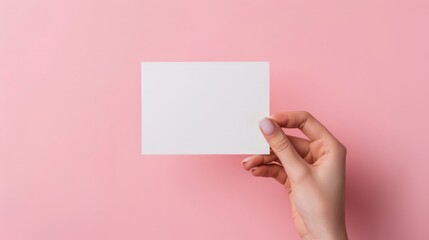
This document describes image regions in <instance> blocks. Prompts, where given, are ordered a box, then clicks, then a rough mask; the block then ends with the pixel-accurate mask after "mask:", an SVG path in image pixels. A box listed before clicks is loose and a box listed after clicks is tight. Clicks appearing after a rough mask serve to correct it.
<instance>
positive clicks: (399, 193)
mask: <svg viewBox="0 0 429 240" xmlns="http://www.w3.org/2000/svg"><path fill="white" fill-rule="evenodd" d="M428 22H429V2H428V1H424V0H422V1H417V0H413V1H373V0H365V1H343V0H338V1H314V2H309V1H274V0H264V1H244V0H241V1H238V0H233V1H232V0H211V1H199V0H188V1H174V0H171V1H169V2H164V1H159V0H151V1H147V0H146V1H119V0H117V1H97V2H95V1H83V0H80V1H71V0H67V1H48V0H41V1H30V0H27V1H13V0H3V1H1V2H0V114H1V115H0V239H5V240H18V239H37V240H38V239H43V240H50V239H63V240H67V239H297V238H298V237H297V235H296V233H295V230H294V228H293V225H292V222H291V219H290V212H289V203H288V200H287V196H286V192H285V191H284V190H283V189H282V187H281V186H280V185H278V184H277V183H276V182H275V181H274V180H271V179H270V180H267V179H259V178H254V177H252V176H251V175H250V174H249V173H247V172H245V171H243V170H242V168H241V165H240V161H241V159H242V158H243V157H244V156H162V157H161V156H148V157H143V156H141V155H140V71H139V69H140V68H139V66H140V61H199V60H205V61H211V60H219V61H234V60H239V61H246V60H267V61H270V63H271V103H272V104H271V112H278V111H286V110H308V111H310V112H312V113H313V114H314V115H315V116H316V117H318V118H319V119H320V120H321V121H322V122H324V123H325V125H326V126H327V127H329V128H330V129H331V131H332V132H333V133H334V134H336V135H337V136H338V138H339V139H341V140H342V141H343V142H344V143H345V145H346V146H348V150H349V151H348V152H349V154H348V166H347V181H348V182H347V187H348V188H347V223H348V230H349V235H350V238H351V239H426V238H427V236H428V235H429V229H428V228H427V219H428V217H429V206H428V202H429V187H428V186H427V185H428V182H429V174H428V170H427V169H428V168H429V161H428V157H427V146H426V145H427V144H428V140H427V139H428V138H427V137H428V133H429V127H428V120H429V119H428V117H429V106H428V105H429V97H428V93H427V91H428V88H429V85H428V79H429V67H428V66H429V46H428V42H429V27H428ZM173 122H174V121H173Z"/></svg>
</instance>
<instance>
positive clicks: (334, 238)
mask: <svg viewBox="0 0 429 240" xmlns="http://www.w3.org/2000/svg"><path fill="white" fill-rule="evenodd" d="M301 239H302V240H348V236H347V231H346V228H345V227H344V228H337V229H335V230H332V231H324V232H321V233H319V234H311V233H308V234H306V235H304V236H302V237H301Z"/></svg>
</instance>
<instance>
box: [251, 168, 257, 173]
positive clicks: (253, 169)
mask: <svg viewBox="0 0 429 240" xmlns="http://www.w3.org/2000/svg"><path fill="white" fill-rule="evenodd" d="M256 169H258V167H254V168H252V169H250V172H251V173H252V174H253V172H255V170H256Z"/></svg>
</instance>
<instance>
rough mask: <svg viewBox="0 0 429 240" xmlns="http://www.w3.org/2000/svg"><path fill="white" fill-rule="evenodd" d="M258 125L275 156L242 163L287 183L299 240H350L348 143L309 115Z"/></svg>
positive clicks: (293, 114) (288, 116) (267, 120)
mask: <svg viewBox="0 0 429 240" xmlns="http://www.w3.org/2000/svg"><path fill="white" fill-rule="evenodd" d="M259 127H260V129H261V131H262V133H263V135H264V137H265V139H266V140H267V142H268V143H269V145H270V147H271V153H270V154H269V155H254V156H251V157H248V158H246V159H244V160H243V161H242V165H243V168H244V169H245V170H247V171H250V172H251V173H252V175H254V176H258V177H272V178H274V179H275V180H277V181H278V182H279V183H280V184H282V185H284V187H285V188H286V191H287V193H288V195H289V199H290V203H291V208H292V211H291V212H292V218H293V221H294V224H295V228H296V230H297V231H298V233H299V235H300V236H301V239H341V240H342V239H348V238H347V232H346V224H345V210H344V192H345V159H346V152H347V151H346V148H345V147H344V145H343V144H341V143H340V142H339V141H338V140H337V139H336V138H335V137H334V136H333V135H332V134H331V133H330V132H329V131H328V130H327V129H326V128H325V127H324V126H323V125H322V124H321V123H320V122H319V121H318V120H317V119H316V118H314V117H313V116H312V115H311V114H309V113H308V112H283V113H276V114H273V115H271V116H270V118H264V119H262V120H261V121H260V122H259ZM282 128H298V129H300V130H301V131H302V132H303V133H304V134H305V135H306V136H307V137H308V140H307V139H302V138H298V137H295V136H289V135H286V134H285V133H284V131H283V129H282Z"/></svg>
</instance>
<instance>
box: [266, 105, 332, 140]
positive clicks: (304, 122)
mask: <svg viewBox="0 0 429 240" xmlns="http://www.w3.org/2000/svg"><path fill="white" fill-rule="evenodd" d="M270 118H271V119H272V120H274V121H276V122H277V123H278V124H279V126H280V127H284V128H298V129H300V130H301V131H302V132H303V133H304V134H305V136H307V137H308V138H309V139H310V140H311V141H315V140H318V139H335V137H334V136H333V135H332V134H331V133H330V132H329V130H328V129H327V128H326V127H325V126H323V124H322V123H320V122H319V121H318V120H317V119H316V118H314V117H313V116H312V115H311V114H310V113H308V112H305V111H295V112H281V113H275V114H272V115H271V116H270Z"/></svg>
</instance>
